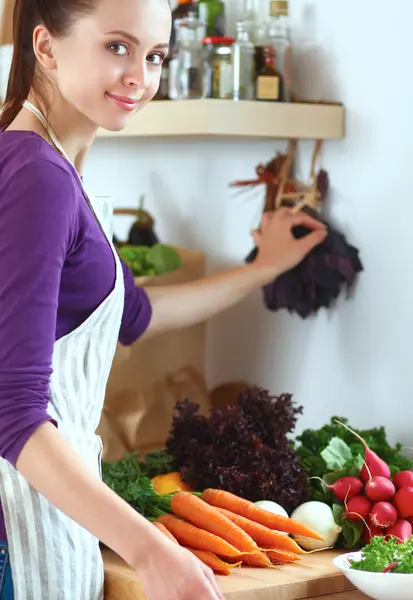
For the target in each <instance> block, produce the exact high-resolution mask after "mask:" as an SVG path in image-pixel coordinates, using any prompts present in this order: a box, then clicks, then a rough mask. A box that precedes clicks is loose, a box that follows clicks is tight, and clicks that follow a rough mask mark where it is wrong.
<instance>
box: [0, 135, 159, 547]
mask: <svg viewBox="0 0 413 600" xmlns="http://www.w3.org/2000/svg"><path fill="white" fill-rule="evenodd" d="M122 267H123V275H124V281H125V303H124V311H123V317H122V324H121V329H120V334H119V341H120V342H121V343H122V344H125V345H128V344H131V343H132V342H134V341H135V340H136V339H137V338H138V337H139V336H140V335H141V334H142V333H143V332H144V331H145V329H146V328H147V327H148V324H149V321H150V318H151V306H150V302H149V299H148V297H147V295H146V293H145V291H144V290H143V289H141V288H138V287H136V286H135V284H134V280H133V276H132V274H131V272H130V270H129V269H128V267H127V266H126V265H125V264H124V263H122ZM115 275H116V273H115V261H114V256H113V253H112V250H111V248H110V246H109V244H108V241H107V239H106V238H105V237H104V235H103V234H102V232H101V230H100V228H99V226H98V224H97V223H96V220H95V218H94V216H93V215H92V212H91V210H90V208H89V206H88V205H87V202H86V200H85V198H84V196H83V193H82V189H81V186H80V183H79V180H78V178H77V176H76V173H75V171H74V169H73V167H72V165H70V164H69V163H68V162H67V161H66V160H65V159H64V158H63V157H62V156H61V155H60V154H59V153H58V152H56V150H55V149H54V148H52V147H51V146H50V145H49V144H48V143H47V142H45V141H44V140H43V139H42V138H41V137H40V136H39V135H37V134H36V133H34V132H27V131H5V132H4V133H1V134H0V456H1V457H3V458H4V459H6V460H8V461H9V462H10V463H11V464H13V465H15V464H16V461H17V458H18V456H19V453H20V451H21V450H22V448H23V446H24V445H25V443H26V442H27V440H28V439H29V437H30V436H31V435H32V434H33V432H34V431H35V430H36V429H37V428H38V427H39V426H40V425H41V424H42V423H45V422H47V421H50V420H51V417H50V416H49V414H48V403H49V399H50V389H49V385H50V376H51V373H52V354H53V347H54V344H55V341H56V340H58V339H59V338H61V337H62V336H64V335H66V334H68V333H70V332H71V331H73V330H74V329H76V328H77V327H79V325H81V323H83V321H85V320H86V319H87V318H88V317H89V316H90V315H91V314H92V312H93V311H94V310H95V309H96V308H97V307H98V306H99V305H100V304H101V303H102V301H103V300H104V299H105V298H106V297H107V296H108V295H109V293H110V292H111V291H112V289H113V287H114V284H115ZM68 401H69V402H70V401H73V402H76V398H73V399H70V398H69V399H68ZM0 541H6V530H5V525H4V518H3V514H2V511H1V506H0Z"/></svg>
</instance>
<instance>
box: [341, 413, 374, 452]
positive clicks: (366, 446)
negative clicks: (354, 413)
mask: <svg viewBox="0 0 413 600" xmlns="http://www.w3.org/2000/svg"><path fill="white" fill-rule="evenodd" d="M334 422H335V423H337V424H338V425H341V426H342V427H344V429H347V431H349V432H350V433H352V434H353V435H355V436H356V438H358V439H359V440H360V442H361V443H362V444H363V446H364V447H365V448H366V450H370V448H369V447H368V445H367V443H366V442H365V441H364V440H363V438H362V437H361V436H360V435H359V434H358V433H356V432H355V431H353V430H352V429H350V427H348V426H347V425H345V424H344V423H342V422H341V421H339V420H338V419H334Z"/></svg>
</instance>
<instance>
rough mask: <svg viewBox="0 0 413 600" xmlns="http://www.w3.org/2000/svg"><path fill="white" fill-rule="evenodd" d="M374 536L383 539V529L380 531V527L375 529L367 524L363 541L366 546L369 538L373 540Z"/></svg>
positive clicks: (370, 524)
mask: <svg viewBox="0 0 413 600" xmlns="http://www.w3.org/2000/svg"><path fill="white" fill-rule="evenodd" d="M376 535H378V536H380V537H383V536H384V535H385V533H384V529H381V528H380V527H375V525H373V524H372V523H369V525H368V526H366V527H365V528H364V531H363V541H364V542H365V543H366V544H369V543H370V541H371V538H374V537H375V536H376Z"/></svg>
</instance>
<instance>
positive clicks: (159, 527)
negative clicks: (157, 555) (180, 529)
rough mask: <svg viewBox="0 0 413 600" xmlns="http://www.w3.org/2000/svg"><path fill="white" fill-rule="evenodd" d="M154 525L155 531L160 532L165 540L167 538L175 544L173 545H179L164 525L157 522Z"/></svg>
mask: <svg viewBox="0 0 413 600" xmlns="http://www.w3.org/2000/svg"><path fill="white" fill-rule="evenodd" d="M154 525H155V527H156V528H157V529H159V531H162V533H163V534H164V535H166V537H167V538H169V539H170V540H171V541H172V542H175V544H179V542H178V540H177V539H176V538H175V537H174V536H173V535H172V533H171V532H170V531H169V530H168V529H167V528H166V527H165V525H162V523H159V522H158V521H155V522H154Z"/></svg>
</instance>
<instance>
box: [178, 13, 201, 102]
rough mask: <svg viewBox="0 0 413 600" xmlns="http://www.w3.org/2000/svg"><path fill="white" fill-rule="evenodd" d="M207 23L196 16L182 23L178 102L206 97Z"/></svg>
mask: <svg viewBox="0 0 413 600" xmlns="http://www.w3.org/2000/svg"><path fill="white" fill-rule="evenodd" d="M204 36H205V23H204V22H203V21H199V20H198V19H197V18H196V17H195V16H194V15H190V16H189V17H188V19H186V20H183V21H182V22H181V23H180V34H179V49H178V56H177V58H178V65H177V68H178V75H177V82H178V85H177V98H178V100H191V99H196V98H204V97H205V86H204V48H203V44H202V40H203V38H204Z"/></svg>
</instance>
